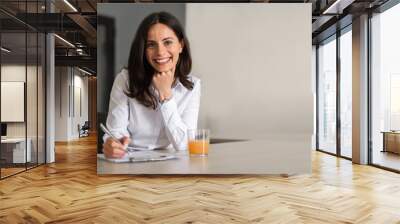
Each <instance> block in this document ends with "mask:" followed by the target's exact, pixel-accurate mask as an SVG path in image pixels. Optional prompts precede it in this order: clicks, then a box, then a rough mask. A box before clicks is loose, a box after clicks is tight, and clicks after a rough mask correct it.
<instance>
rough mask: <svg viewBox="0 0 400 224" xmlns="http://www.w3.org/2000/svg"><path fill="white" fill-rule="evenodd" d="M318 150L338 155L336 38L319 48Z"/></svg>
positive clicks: (333, 37) (330, 39)
mask: <svg viewBox="0 0 400 224" xmlns="http://www.w3.org/2000/svg"><path fill="white" fill-rule="evenodd" d="M317 63H318V107H319V110H318V119H319V121H318V149H319V150H322V151H326V152H329V153H334V154H336V36H332V37H331V38H329V39H328V40H327V41H325V42H324V43H321V44H320V45H319V47H318V61H317Z"/></svg>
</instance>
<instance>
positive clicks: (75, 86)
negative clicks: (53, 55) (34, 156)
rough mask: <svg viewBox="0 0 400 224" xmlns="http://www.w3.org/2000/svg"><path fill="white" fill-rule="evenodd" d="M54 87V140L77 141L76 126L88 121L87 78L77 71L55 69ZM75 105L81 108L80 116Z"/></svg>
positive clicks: (67, 68) (68, 68) (65, 68)
mask: <svg viewBox="0 0 400 224" xmlns="http://www.w3.org/2000/svg"><path fill="white" fill-rule="evenodd" d="M55 86H56V88H55V89H56V92H55V123H56V128H55V129H56V133H55V140H56V141H69V140H72V139H77V138H78V124H80V125H83V124H84V122H85V121H87V120H88V78H87V77H83V73H81V72H80V71H79V70H77V69H74V68H71V67H56V83H55ZM79 90H80V93H79ZM79 94H80V95H81V97H79ZM79 100H81V103H79ZM77 105H81V106H82V114H80V113H79V108H78V107H77Z"/></svg>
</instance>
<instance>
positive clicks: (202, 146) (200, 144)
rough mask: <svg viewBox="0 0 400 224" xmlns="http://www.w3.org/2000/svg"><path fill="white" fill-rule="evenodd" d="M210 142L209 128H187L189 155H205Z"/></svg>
mask: <svg viewBox="0 0 400 224" xmlns="http://www.w3.org/2000/svg"><path fill="white" fill-rule="evenodd" d="M209 144H210V130H208V129H193V130H188V148H189V153H190V155H194V156H207V155H208V146H209Z"/></svg>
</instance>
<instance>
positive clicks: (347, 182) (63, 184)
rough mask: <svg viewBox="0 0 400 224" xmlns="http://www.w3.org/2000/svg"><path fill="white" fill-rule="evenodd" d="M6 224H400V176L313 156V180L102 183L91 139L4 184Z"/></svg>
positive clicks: (0, 197) (0, 193) (62, 147)
mask: <svg viewBox="0 0 400 224" xmlns="http://www.w3.org/2000/svg"><path fill="white" fill-rule="evenodd" d="M238 165H239V164H238ZM0 223H372V224H377V223H385V224H386V223H400V175H399V174H395V173H391V172H387V171H384V170H380V169H377V168H374V167H369V166H359V165H353V164H351V162H350V161H347V160H343V159H338V158H335V157H333V156H330V155H326V154H323V153H319V152H314V153H313V173H312V174H311V175H295V176H289V177H284V176H97V174H96V147H95V137H90V138H84V139H82V140H81V141H76V142H70V143H69V144H57V148H56V163H55V164H51V165H46V166H41V167H39V168H36V169H33V170H29V171H28V172H26V173H22V174H19V175H16V176H13V177H10V178H8V179H5V180H2V181H0Z"/></svg>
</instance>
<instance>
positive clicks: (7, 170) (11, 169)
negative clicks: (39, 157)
mask: <svg viewBox="0 0 400 224" xmlns="http://www.w3.org/2000/svg"><path fill="white" fill-rule="evenodd" d="M2 166H5V167H2V168H1V178H5V177H7V176H10V175H13V174H16V173H19V172H21V171H24V170H26V168H25V164H24V163H21V164H2ZM36 166H37V164H36V163H27V164H26V167H27V169H30V168H32V167H36Z"/></svg>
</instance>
